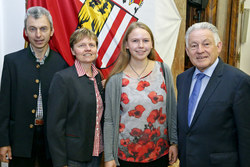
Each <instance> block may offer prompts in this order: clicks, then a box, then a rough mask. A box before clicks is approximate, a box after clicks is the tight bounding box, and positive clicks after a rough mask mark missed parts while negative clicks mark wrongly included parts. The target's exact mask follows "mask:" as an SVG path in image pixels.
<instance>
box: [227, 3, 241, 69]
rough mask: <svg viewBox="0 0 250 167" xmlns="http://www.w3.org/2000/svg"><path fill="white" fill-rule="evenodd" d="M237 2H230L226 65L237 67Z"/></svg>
mask: <svg viewBox="0 0 250 167" xmlns="http://www.w3.org/2000/svg"><path fill="white" fill-rule="evenodd" d="M238 15H239V0H233V1H232V12H231V19H230V21H231V22H230V33H229V34H228V35H229V45H228V64H230V65H232V66H235V67H237V61H238V59H237V57H238V54H237V48H238V46H237V30H238Z"/></svg>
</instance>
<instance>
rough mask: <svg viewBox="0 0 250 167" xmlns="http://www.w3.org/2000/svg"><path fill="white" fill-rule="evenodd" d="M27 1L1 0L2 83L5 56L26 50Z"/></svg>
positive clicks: (0, 48) (0, 74) (0, 59)
mask: <svg viewBox="0 0 250 167" xmlns="http://www.w3.org/2000/svg"><path fill="white" fill-rule="evenodd" d="M24 15H25V0H18V1H17V0H4V1H3V0H0V83H1V76H2V68H3V59H4V55H6V54H8V53H11V52H14V51H17V50H20V49H22V48H24V42H25V41H24V39H23V27H24Z"/></svg>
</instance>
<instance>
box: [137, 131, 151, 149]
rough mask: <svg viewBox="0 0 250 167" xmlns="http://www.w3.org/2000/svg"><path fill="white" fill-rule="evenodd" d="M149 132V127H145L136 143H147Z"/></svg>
mask: <svg viewBox="0 0 250 167" xmlns="http://www.w3.org/2000/svg"><path fill="white" fill-rule="evenodd" d="M150 134H151V130H150V129H145V130H144V131H143V132H142V135H141V137H140V138H139V140H138V144H141V145H144V144H146V143H148V142H149V140H150V138H149V135H150Z"/></svg>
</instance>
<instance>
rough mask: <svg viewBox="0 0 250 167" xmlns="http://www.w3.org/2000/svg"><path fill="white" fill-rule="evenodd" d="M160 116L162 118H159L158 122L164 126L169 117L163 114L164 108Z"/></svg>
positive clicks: (160, 111)
mask: <svg viewBox="0 0 250 167" xmlns="http://www.w3.org/2000/svg"><path fill="white" fill-rule="evenodd" d="M159 115H160V117H159V118H158V121H159V123H160V124H163V123H164V122H165V121H166V118H167V115H166V114H162V108H160V110H159Z"/></svg>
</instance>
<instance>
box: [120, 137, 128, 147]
mask: <svg viewBox="0 0 250 167" xmlns="http://www.w3.org/2000/svg"><path fill="white" fill-rule="evenodd" d="M120 143H121V145H122V146H124V147H127V146H128V144H129V143H130V139H129V138H127V139H121V141H120Z"/></svg>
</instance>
